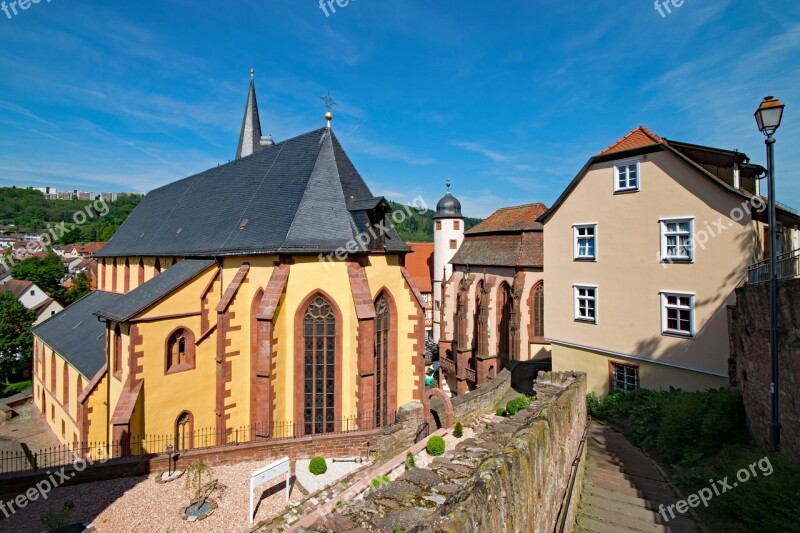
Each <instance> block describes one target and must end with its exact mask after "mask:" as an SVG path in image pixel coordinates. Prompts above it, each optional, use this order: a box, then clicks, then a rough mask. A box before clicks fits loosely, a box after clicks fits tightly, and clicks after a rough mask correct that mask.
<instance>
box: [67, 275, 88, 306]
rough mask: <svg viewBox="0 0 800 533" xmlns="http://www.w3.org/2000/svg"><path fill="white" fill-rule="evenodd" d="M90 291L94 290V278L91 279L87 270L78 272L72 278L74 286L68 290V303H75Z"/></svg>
mask: <svg viewBox="0 0 800 533" xmlns="http://www.w3.org/2000/svg"><path fill="white" fill-rule="evenodd" d="M90 292H92V280H91V279H89V276H87V275H86V273H85V272H78V274H77V275H76V276H75V277H73V278H72V286H71V287H70V288H69V290H68V291H67V296H66V300H67V303H70V304H72V303H75V302H77V301H78V300H80V299H81V298H83V297H84V296H86V295H87V294H89V293H90Z"/></svg>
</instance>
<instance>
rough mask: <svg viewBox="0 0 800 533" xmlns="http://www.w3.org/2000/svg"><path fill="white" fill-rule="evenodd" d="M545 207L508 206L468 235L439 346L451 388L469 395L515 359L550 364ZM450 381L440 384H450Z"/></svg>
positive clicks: (450, 284)
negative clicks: (542, 221) (541, 218)
mask: <svg viewBox="0 0 800 533" xmlns="http://www.w3.org/2000/svg"><path fill="white" fill-rule="evenodd" d="M546 209H547V208H546V207H545V206H544V205H543V204H529V205H522V206H516V207H506V208H503V209H500V210H498V211H496V212H495V213H494V214H492V215H491V216H490V217H489V218H487V219H486V220H484V221H483V222H481V223H480V224H478V225H477V226H475V227H474V228H472V229H470V230H469V231H467V232H466V234H465V239H464V242H463V244H462V245H461V246H460V247H459V248H458V252H456V254H455V256H454V257H453V259H452V260H451V261H450V263H451V264H452V265H453V274H452V276H450V279H449V280H448V281H447V283H446V284H445V285H444V290H443V292H444V298H443V307H442V313H441V317H442V318H441V320H442V328H441V339H440V341H439V358H440V359H439V360H440V363H441V366H440V368H441V372H442V374H443V376H440V379H441V378H442V377H443V378H444V380H446V381H447V385H448V387H449V389H450V390H451V391H453V392H455V393H456V394H459V395H461V394H465V393H467V392H469V391H471V390H473V389H474V388H475V387H476V386H478V385H480V384H482V383H485V382H487V381H489V380H491V379H492V378H493V377H494V376H495V375H497V373H498V372H500V370H502V369H503V368H504V367H505V366H507V365H508V363H509V362H511V361H528V360H530V359H537V358H538V359H546V358H548V357H549V350H550V346H549V344H548V343H547V341H546V340H545V330H544V270H543V267H544V265H543V258H542V252H543V250H544V245H543V233H542V225H541V224H540V223H539V222H537V221H536V219H537V217H539V216H540V215H541V214H542V213H544V212H545V210H546ZM444 380H442V381H440V382H441V383H444Z"/></svg>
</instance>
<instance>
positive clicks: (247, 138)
mask: <svg viewBox="0 0 800 533" xmlns="http://www.w3.org/2000/svg"><path fill="white" fill-rule="evenodd" d="M272 144H273V142H272V137H262V136H261V119H260V118H259V113H258V99H257V98H256V81H255V69H252V68H251V69H250V92H248V93H247V105H246V106H245V108H244V118H243V119H242V132H241V133H240V134H239V147H238V148H237V149H236V159H241V158H243V157H247V156H249V155H253V154H254V153H255V152H257V151H258V150H262V149H264V148H268V147H270V146H272Z"/></svg>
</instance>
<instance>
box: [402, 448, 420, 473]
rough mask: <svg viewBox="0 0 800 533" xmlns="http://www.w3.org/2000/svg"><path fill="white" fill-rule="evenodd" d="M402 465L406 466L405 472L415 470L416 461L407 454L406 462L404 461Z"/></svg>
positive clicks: (412, 456)
mask: <svg viewBox="0 0 800 533" xmlns="http://www.w3.org/2000/svg"><path fill="white" fill-rule="evenodd" d="M404 463H405V465H406V470H411V469H412V468H416V466H417V460H416V459H415V458H414V454H413V453H411V452H408V453H407V454H406V460H405V461H404Z"/></svg>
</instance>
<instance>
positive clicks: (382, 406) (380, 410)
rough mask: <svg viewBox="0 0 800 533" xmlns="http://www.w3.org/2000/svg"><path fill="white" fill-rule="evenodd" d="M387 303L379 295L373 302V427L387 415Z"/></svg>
mask: <svg viewBox="0 0 800 533" xmlns="http://www.w3.org/2000/svg"><path fill="white" fill-rule="evenodd" d="M389 335H391V312H390V310H389V302H388V301H387V300H386V297H385V296H383V295H381V297H380V298H378V300H377V301H376V302H375V367H374V368H375V425H376V426H382V425H385V424H386V423H387V421H388V418H387V417H388V414H389V349H390V345H389Z"/></svg>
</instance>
